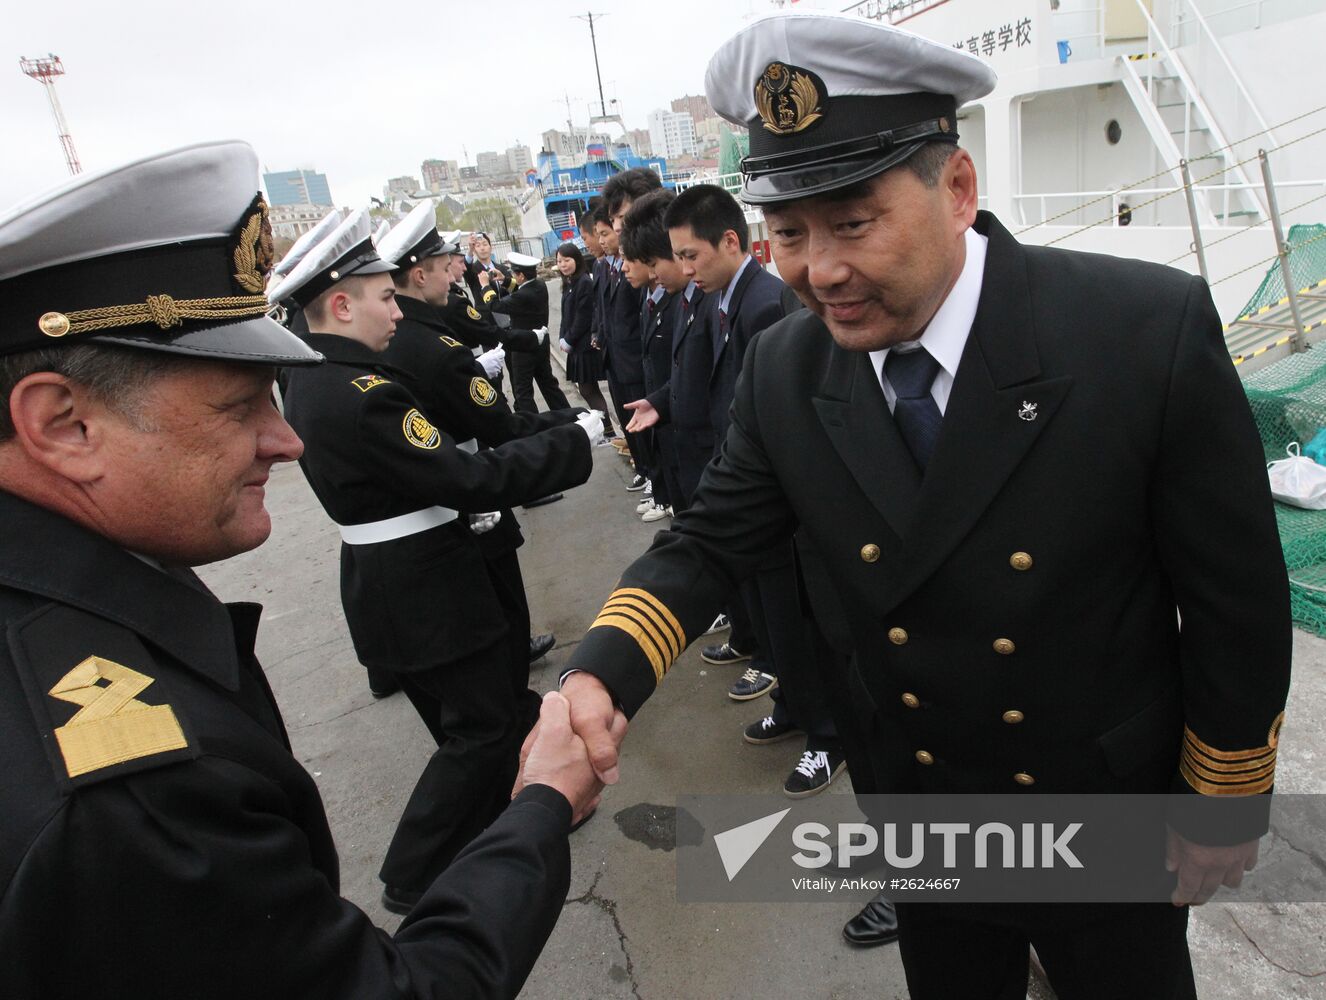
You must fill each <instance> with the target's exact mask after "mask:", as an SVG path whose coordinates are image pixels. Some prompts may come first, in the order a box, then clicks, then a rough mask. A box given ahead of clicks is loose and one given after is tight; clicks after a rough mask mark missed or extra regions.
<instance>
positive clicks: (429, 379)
mask: <svg viewBox="0 0 1326 1000" xmlns="http://www.w3.org/2000/svg"><path fill="white" fill-rule="evenodd" d="M396 304H397V305H398V306H399V307H400V310H401V312H402V313H403V314H404V315H403V316H402V318H401V319H400V320H399V321H398V322H397V324H396V335H395V336H394V337H392V338H391V343H390V344H388V345H387V349H386V351H384V352H383V353H382V354H381V355H380V357H381V358H382V360H383V361H385V362H386V363H387V364H389V365H392V366H393V367H395V368H396V369H397V370H398V371H400V372H401V373H402V378H403V381H404V382H405V385H406V388H407V389H408V390H409V391H410V393H411V394H412V395H413V396H414V397H415V399H417V400H418V401H419V404H420V408H421V409H422V410H423V412H424V413H426V414H428V417H429V419H430V420H432V421H433V422H434V423H435V424H436V425H437V426H438V427H439V428H441V429H442V430H443V431H445V432H446V433H447V434H450V435H451V436H452V437H453V438H455V439H456V441H457V442H458V443H459V444H460V446H461V447H462V448H466V447H467V446H468V450H470V451H473V450H474V448H475V447H476V445H482V446H483V447H485V448H495V447H497V446H498V445H500V444H505V443H506V442H508V441H514V440H515V439H516V438H520V437H526V436H528V435H530V434H535V433H537V432H539V431H541V430H546V429H547V428H549V427H560V426H561V425H562V424H571V423H575V420H576V417H577V416H578V415H579V414H581V413H583V412H585V411H584V409H583V408H581V409H575V410H552V411H550V412H548V413H537V414H535V413H513V412H512V411H511V407H510V406H508V405H507V401H506V397H505V396H503V395H502V394H501V393H497V395H496V397H495V398H491V399H489V398H488V397H487V396H486V395H484V396H482V397H479V396H476V394H475V393H473V392H471V388H472V383H473V380H474V377H475V376H476V375H477V376H479V377H480V378H483V377H484V372H483V369H482V368H481V367H480V366H479V364H478V363H477V362H476V361H475V360H474V356H473V355H472V354H471V353H470V349H469V348H467V347H466V346H465V345H464V344H462V343H461V342H460V341H459V340H457V339H456V338H455V337H453V336H452V335H451V332H450V330H449V329H448V328H447V325H446V323H445V322H444V321H443V319H442V314H441V312H440V310H438V309H435V308H434V307H433V306H430V305H429V304H428V303H427V302H422V301H420V300H419V299H412V298H410V297H409V296H406V295H398V296H396ZM481 400H483V401H481ZM523 541H524V539H523V537H522V536H521V534H520V524H519V522H518V521H517V520H516V518H515V515H514V514H512V512H511V511H510V510H509V509H506V510H503V511H502V519H501V520H500V521H498V523H497V525H496V527H494V528H492V529H491V530H489V531H486V532H484V533H483V534H482V535H480V536H479V544H480V546H481V547H482V548H483V551H484V553H485V554H486V555H489V556H491V555H497V554H500V553H503V552H511V551H514V550H515V549H517V548H519V547H520V545H521V543H522V542H523Z"/></svg>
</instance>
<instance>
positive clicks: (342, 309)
mask: <svg viewBox="0 0 1326 1000" xmlns="http://www.w3.org/2000/svg"><path fill="white" fill-rule="evenodd" d="M327 315H328V316H331V317H332V318H333V319H336V320H339V321H340V322H342V323H350V322H353V321H354V311H353V309H352V308H351V306H350V295H349V294H348V293H347V292H332V293H331V295H330V296H329V297H328V299H327Z"/></svg>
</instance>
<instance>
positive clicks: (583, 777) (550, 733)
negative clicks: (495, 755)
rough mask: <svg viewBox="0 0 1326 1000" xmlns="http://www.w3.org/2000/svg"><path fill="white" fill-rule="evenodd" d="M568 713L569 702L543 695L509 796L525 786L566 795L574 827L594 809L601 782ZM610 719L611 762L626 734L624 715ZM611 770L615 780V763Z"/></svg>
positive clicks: (554, 695) (615, 714) (555, 695)
mask: <svg viewBox="0 0 1326 1000" xmlns="http://www.w3.org/2000/svg"><path fill="white" fill-rule="evenodd" d="M572 676H573V677H574V676H576V675H574V674H573V675H572ZM572 711H573V709H572V704H571V702H569V701H568V700H567V699H566V698H564V697H563V696H562V695H561V694H560V693H558V692H556V691H550V692H548V693H547V694H546V695H544V696H543V706H542V707H541V708H540V709H539V721H538V722H537V723H536V724H535V726H534V728H533V729H532V730H531V731H530V734H529V736H527V737H526V738H525V745H524V746H523V747H521V749H520V773H519V774H518V775H517V776H516V784H515V787H514V788H513V789H512V790H511V794H512V796H513V797H514V796H515V795H516V794H517V793H518V792H520V791H521V789H523V788H525V787H526V786H527V785H547V786H548V787H549V788H553V789H555V790H556V791H559V792H561V793H562V794H563V795H564V796H566V800H567V801H568V802H570V803H571V813H572V818H571V822H572V823H573V824H575V823H579V822H580V821H581V820H582V819H584V818H585V817H586V816H588V815H589V814H590V813H592V812H593V811H594V810H595V809H597V808H598V804H599V798H600V797H601V794H602V792H603V782H602V781H601V780H600V779H599V776H598V775H597V774H596V773H595V769H594V765H593V764H592V763H591V761H590V751H589V747H588V746H587V745H586V744H585V741H584V740H582V739H581V738H580V737H579V736H578V735H576V732H575V730H574V729H573V728H572V725H573V724H572ZM610 719H611V721H610V724H609V727H608V729H607V730H606V731H605V735H606V738H607V739H609V740H611V741H612V743H613V748H612V754H613V758H614V761H615V759H616V746H617V744H620V743H621V740H622V737H623V736H624V735H625V734H626V716H624V715H623V714H622V713H621V712H620V711H614V712H613V713H612V714H611V716H610ZM581 725H584V723H583V721H582V722H581ZM612 771H613V773H612V775H611V779H612V780H613V781H616V780H617V778H616V765H615V764H614V766H613V769H612Z"/></svg>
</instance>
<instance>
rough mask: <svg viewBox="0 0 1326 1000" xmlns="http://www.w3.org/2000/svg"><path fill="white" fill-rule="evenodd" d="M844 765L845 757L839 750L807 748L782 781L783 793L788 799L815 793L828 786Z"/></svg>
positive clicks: (841, 771) (845, 762) (801, 797)
mask: <svg viewBox="0 0 1326 1000" xmlns="http://www.w3.org/2000/svg"><path fill="white" fill-rule="evenodd" d="M846 766H847V758H846V757H844V756H843V754H842V751H840V750H807V751H805V752H804V753H802V755H801V761H800V762H799V763H798V764H797V766H796V767H794V768H793V769H792V773H791V774H789V775H788V776H787V780H786V781H785V782H783V794H784V795H786V796H787V797H788V798H789V799H804V798H807V797H809V796H811V795H816V794H818V793H820V792H822V791H824V789H826V788H828V787H829V782H831V781H833V779H834V778H836V777H838V775H840V774H842V773H843V768H844V767H846Z"/></svg>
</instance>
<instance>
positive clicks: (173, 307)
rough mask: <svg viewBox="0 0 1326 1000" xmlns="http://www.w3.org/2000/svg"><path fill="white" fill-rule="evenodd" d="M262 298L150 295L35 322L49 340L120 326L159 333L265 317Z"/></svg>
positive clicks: (44, 316)
mask: <svg viewBox="0 0 1326 1000" xmlns="http://www.w3.org/2000/svg"><path fill="white" fill-rule="evenodd" d="M268 308H269V306H268V303H267V297H266V296H265V295H228V296H223V297H220V298H208V299H174V298H172V297H171V296H169V295H149V296H148V297H147V300H146V301H145V302H135V303H133V304H132V305H123V306H101V307H98V308H96V309H77V310H74V311H73V312H68V313H59V312H48V313H46V314H45V315H43V316H42V317H41V319H39V320H38V321H37V325H38V326H39V327H40V328H41V332H42V333H44V334H46V336H48V337H64V336H67V335H69V334H79V333H95V332H97V331H99V330H113V329H117V328H119V327H122V326H142V325H145V324H148V323H154V324H156V326H158V327H160V328H161V329H162V330H169V329H170V328H171V327H174V326H182V325H183V323H184V321H185V320H186V319H193V320H238V319H254V318H257V317H259V316H265V315H266V314H267V310H268Z"/></svg>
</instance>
